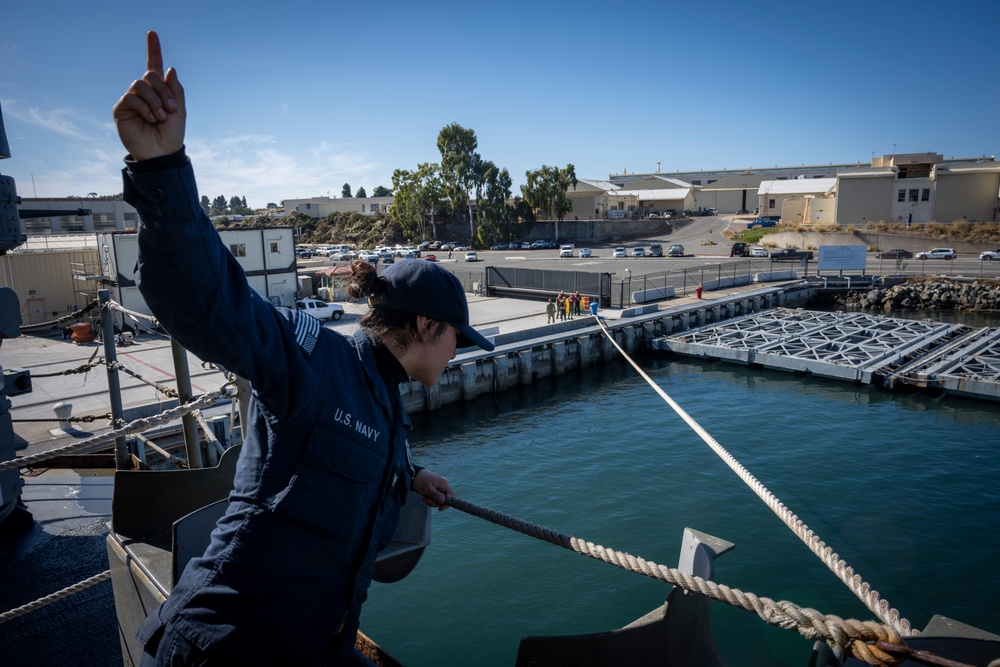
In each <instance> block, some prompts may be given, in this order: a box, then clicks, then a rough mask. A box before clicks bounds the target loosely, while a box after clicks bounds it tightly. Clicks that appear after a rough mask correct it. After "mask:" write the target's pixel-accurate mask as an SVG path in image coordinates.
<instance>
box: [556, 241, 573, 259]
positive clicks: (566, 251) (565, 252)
mask: <svg viewBox="0 0 1000 667" xmlns="http://www.w3.org/2000/svg"><path fill="white" fill-rule="evenodd" d="M575 249H576V248H575V246H574V245H573V244H572V243H570V244H567V245H562V246H559V256H560V257H572V256H573V250H575Z"/></svg>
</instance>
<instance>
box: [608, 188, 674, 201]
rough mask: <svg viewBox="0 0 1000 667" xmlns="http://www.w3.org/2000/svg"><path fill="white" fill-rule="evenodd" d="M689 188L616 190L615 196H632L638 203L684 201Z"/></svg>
mask: <svg viewBox="0 0 1000 667" xmlns="http://www.w3.org/2000/svg"><path fill="white" fill-rule="evenodd" d="M690 192H691V188H666V189H661V190H618V191H617V192H615V194H616V195H624V196H632V197H636V198H638V200H639V201H663V200H667V199H684V198H685V197H687V196H688V194H689V193H690Z"/></svg>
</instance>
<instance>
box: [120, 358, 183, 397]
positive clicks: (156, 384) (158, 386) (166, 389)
mask: <svg viewBox="0 0 1000 667" xmlns="http://www.w3.org/2000/svg"><path fill="white" fill-rule="evenodd" d="M108 368H110V369H112V370H116V371H121V372H122V373H125V374H126V375H131V376H132V377H134V378H135V379H136V380H138V381H139V382H144V383H146V384H148V385H149V386H150V387H153V388H154V389H156V390H157V391H159V392H161V393H163V394H165V395H166V396H168V397H170V398H177V390H176V389H171V388H170V387H168V386H166V385H162V384H160V383H159V382H156V381H155V380H149V379H147V378H145V377H143V376H142V375H139V374H138V373H136V372H135V371H133V370H130V369H129V368H126V367H125V366H123V365H122V363H121V362H120V361H113V362H111V363H110V364H108Z"/></svg>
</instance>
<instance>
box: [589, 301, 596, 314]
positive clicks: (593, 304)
mask: <svg viewBox="0 0 1000 667" xmlns="http://www.w3.org/2000/svg"><path fill="white" fill-rule="evenodd" d="M590 314H591V315H593V316H594V317H597V299H594V300H593V301H591V302H590Z"/></svg>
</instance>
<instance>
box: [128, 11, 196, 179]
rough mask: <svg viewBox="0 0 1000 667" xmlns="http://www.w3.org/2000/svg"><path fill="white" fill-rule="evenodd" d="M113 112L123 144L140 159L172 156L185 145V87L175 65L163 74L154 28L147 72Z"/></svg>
mask: <svg viewBox="0 0 1000 667" xmlns="http://www.w3.org/2000/svg"><path fill="white" fill-rule="evenodd" d="M113 115H114V119H115V127H117V128H118V136H119V138H121V140H122V145H124V146H125V150H127V151H128V152H129V153H130V154H131V155H132V157H133V158H135V159H136V160H148V159H149V158H154V157H160V156H161V155H170V154H171V153H176V152H177V151H179V150H180V149H181V148H182V147H183V146H184V122H185V120H186V119H187V108H186V107H185V105H184V88H183V87H181V84H180V81H179V80H178V79H177V72H176V71H174V68H172V67H171V68H170V69H168V70H167V73H166V75H164V74H163V55H162V54H161V53H160V38H159V36H158V35H157V34H156V33H155V32H153V31H152V30H150V31H149V32H148V33H147V34H146V73H145V74H144V75H143V76H142V78H141V79H137V80H135V81H133V82H132V85H131V86H129V88H128V90H127V91H125V94H124V95H122V96H121V98H120V99H119V100H118V102H117V103H115V107H114V111H113Z"/></svg>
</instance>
